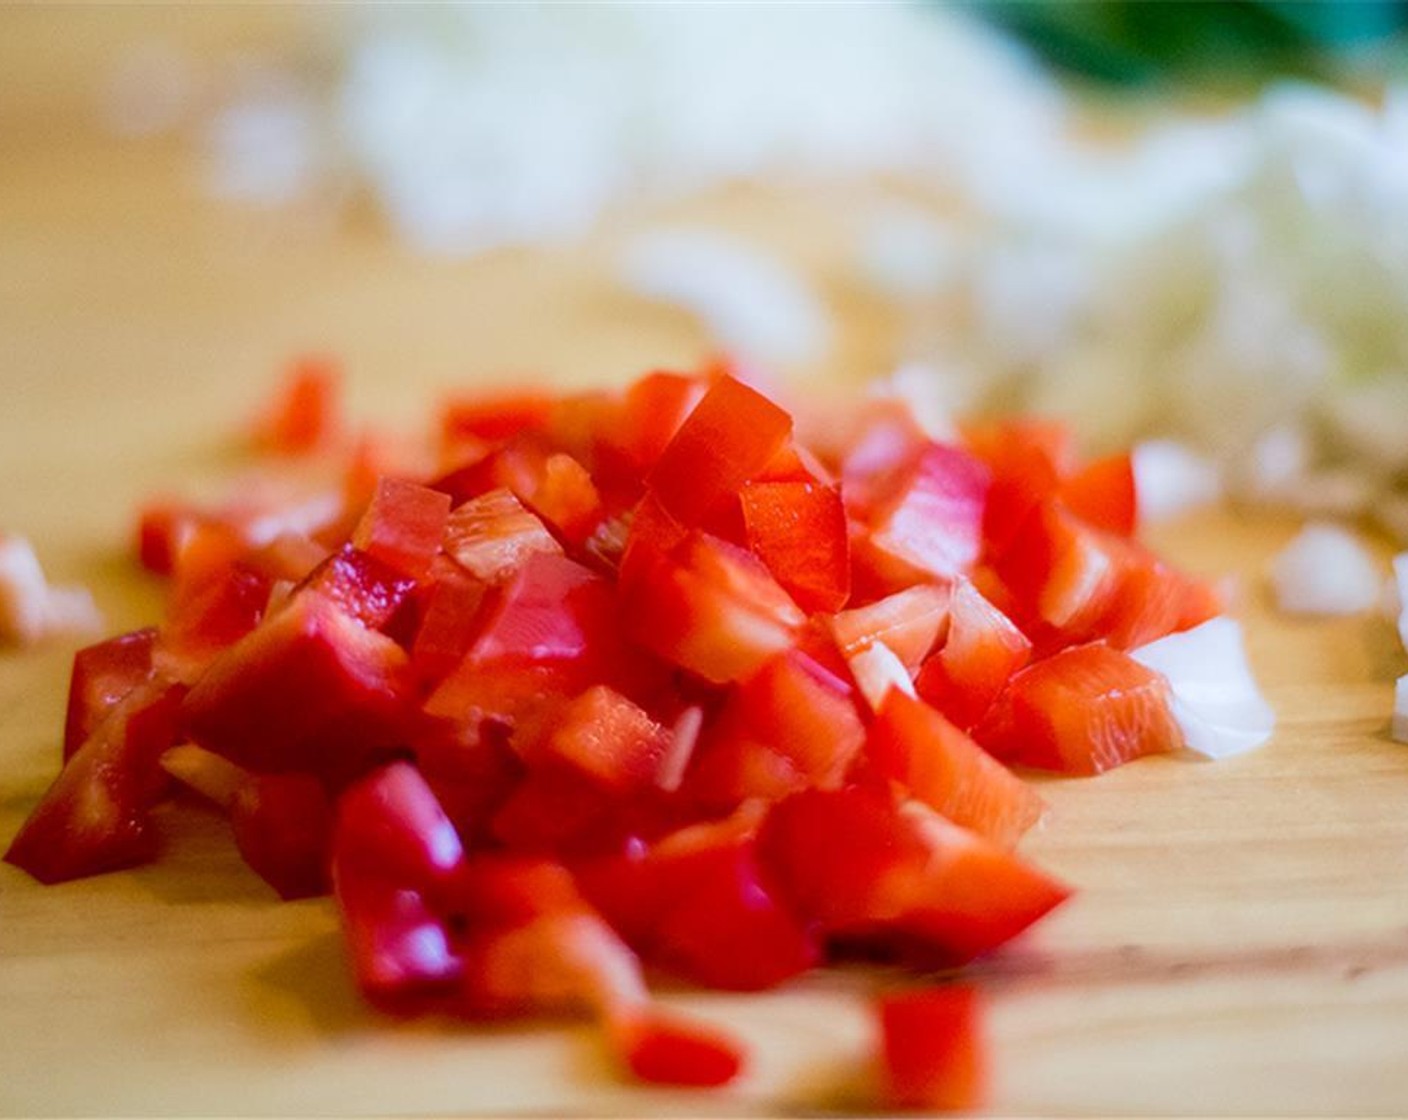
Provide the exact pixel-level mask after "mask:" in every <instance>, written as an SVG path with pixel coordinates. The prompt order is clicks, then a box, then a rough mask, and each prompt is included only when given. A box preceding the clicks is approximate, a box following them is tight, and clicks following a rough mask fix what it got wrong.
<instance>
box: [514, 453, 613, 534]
mask: <svg viewBox="0 0 1408 1120" xmlns="http://www.w3.org/2000/svg"><path fill="white" fill-rule="evenodd" d="M519 496H520V497H521V498H522V499H523V501H524V502H526V503H527V505H528V506H529V507H530V508H531V509H532V510H533V512H534V513H536V514H537V515H538V516H539V517H541V518H542V519H543V520H544V521H546V522H547V523H548V525H550V526H551V527H552V528H554V529H556V530H557V532H558V535H559V536H561V537H562V539H563V540H565V541H567V542H568V543H569V544H571V545H573V546H574V547H575V546H580V545H582V544H583V543H585V542H586V540H587V538H588V537H590V536H591V534H592V532H593V531H594V530H595V529H596V527H597V525H598V524H599V523H600V522H601V519H602V517H603V516H604V510H603V507H602V502H601V495H600V493H598V491H597V488H596V483H594V482H593V481H592V476H591V475H590V474H589V473H587V468H586V467H584V466H582V464H581V463H579V462H578V461H577V460H576V459H574V458H573V457H572V456H571V455H565V454H562V453H561V452H558V453H557V454H554V455H549V456H547V458H545V459H544V460H543V462H542V466H541V467H540V469H539V470H538V471H537V473H536V475H535V477H534V479H533V484H532V486H531V487H530V488H528V489H526V490H524V491H523V492H521V493H520V494H519Z"/></svg>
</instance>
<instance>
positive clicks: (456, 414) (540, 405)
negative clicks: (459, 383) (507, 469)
mask: <svg viewBox="0 0 1408 1120" xmlns="http://www.w3.org/2000/svg"><path fill="white" fill-rule="evenodd" d="M554 403H555V402H554V400H553V398H552V396H551V395H549V394H548V393H545V392H538V391H536V390H532V389H529V390H526V391H522V392H508V393H501V394H498V395H489V396H478V397H474V398H472V399H463V400H454V401H450V402H449V403H448V404H446V405H445V406H444V408H443V409H441V412H440V430H441V435H442V437H443V438H444V440H445V442H446V443H449V444H453V443H457V442H463V441H465V440H471V441H474V440H482V441H485V442H488V443H497V442H499V441H501V440H507V439H511V438H512V437H514V436H517V435H520V434H522V433H524V432H532V431H537V430H539V429H541V428H542V427H543V426H544V425H545V424H546V423H547V422H548V419H549V418H550V417H551V415H552V410H553V404H554Z"/></svg>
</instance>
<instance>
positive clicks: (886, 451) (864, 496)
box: [841, 401, 929, 518]
mask: <svg viewBox="0 0 1408 1120" xmlns="http://www.w3.org/2000/svg"><path fill="white" fill-rule="evenodd" d="M928 443H929V440H928V437H926V436H925V435H924V432H923V430H922V429H921V428H920V427H919V425H918V424H917V423H916V422H915V419H914V413H913V412H911V411H910V409H908V408H907V407H905V406H903V405H900V404H898V403H897V402H892V401H891V402H885V401H871V402H868V405H867V413H866V416H865V418H864V419H863V421H862V422H861V425H860V428H859V430H858V431H857V432H856V433H855V436H854V438H853V439H852V440H851V441H850V443H849V446H847V447H845V448H843V449H842V450H843V457H842V460H841V490H842V492H843V493H844V494H845V495H846V507H847V509H848V510H849V511H850V512H851V513H852V514H853V515H854V516H857V517H862V518H869V517H870V516H871V515H872V514H873V513H874V512H875V511H876V510H877V509H878V508H879V507H880V506H881V505H882V504H883V503H884V502H885V501H887V500H888V499H890V498H891V497H892V496H893V494H894V489H895V481H896V479H898V478H900V477H901V476H902V474H903V472H904V471H906V470H907V469H909V468H910V467H911V466H912V465H913V464H914V463H916V462H917V461H918V459H919V456H920V455H921V454H923V451H924V448H925V447H926V446H927V445H928Z"/></svg>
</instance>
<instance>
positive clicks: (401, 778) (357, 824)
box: [333, 762, 465, 906]
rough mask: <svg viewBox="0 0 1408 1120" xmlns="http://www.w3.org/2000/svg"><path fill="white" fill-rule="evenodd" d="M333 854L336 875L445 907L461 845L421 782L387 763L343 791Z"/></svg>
mask: <svg viewBox="0 0 1408 1120" xmlns="http://www.w3.org/2000/svg"><path fill="white" fill-rule="evenodd" d="M333 850H334V854H335V856H336V859H337V863H338V868H339V870H340V872H342V873H344V874H347V875H352V876H354V877H355V878H358V879H379V880H383V881H385V882H387V883H391V884H394V885H395V886H397V887H399V888H402V889H405V890H413V891H417V892H419V893H421V894H424V895H425V896H426V897H427V898H429V899H431V900H432V901H434V902H435V903H436V905H440V906H448V905H450V902H449V901H448V900H450V899H452V898H453V897H454V896H455V894H456V892H457V891H458V890H459V889H460V879H461V877H462V875H463V873H464V858H465V857H464V845H463V844H462V843H461V841H460V836H459V833H458V832H457V831H456V830H455V826H454V825H453V824H452V823H451V822H450V818H449V817H447V816H446V815H445V810H444V809H443V808H442V807H441V805H440V802H439V801H438V800H437V799H436V797H435V793H434V791H433V790H432V789H431V788H430V786H429V784H428V783H427V782H426V780H425V779H424V778H423V777H422V776H421V775H420V772H419V771H418V770H416V768H415V767H414V766H412V765H411V764H410V763H408V762H393V763H391V764H389V765H387V766H383V767H382V768H381V769H379V770H376V771H375V772H373V773H371V774H368V775H367V776H366V777H364V778H362V779H361V780H360V781H358V782H356V783H355V784H353V785H351V786H349V787H348V788H347V789H346V790H344V791H343V793H342V796H341V797H339V798H338V802H337V823H336V831H335V833H334V838H333Z"/></svg>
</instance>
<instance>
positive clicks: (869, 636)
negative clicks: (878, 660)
mask: <svg viewBox="0 0 1408 1120" xmlns="http://www.w3.org/2000/svg"><path fill="white" fill-rule="evenodd" d="M951 597H952V592H951V591H950V590H949V588H948V587H947V586H939V585H936V584H931V583H921V584H916V585H915V586H914V587H907V588H905V589H904V590H903V591H897V592H895V593H894V594H893V595H888V596H886V597H885V598H883V599H877V600H876V601H875V602H873V603H869V604H867V605H866V606H863V607H852V608H851V609H850V610H845V611H841V612H840V613H839V614H837V615H835V616H833V617H832V619H831V632H832V634H833V635H834V636H835V638H836V645H837V646H838V647H839V648H840V650H841V653H842V654H843V655H844V656H845V657H846V658H847V659H848V660H849V659H850V658H851V657H854V656H855V655H856V654H857V653H860V652H862V651H863V650H866V649H868V648H869V647H870V646H871V645H872V644H873V643H875V642H884V643H885V645H887V646H889V647H890V649H891V650H893V651H894V653H895V656H897V657H898V658H899V659H900V662H901V663H902V664H903V665H904V667H905V668H906V669H908V670H909V671H910V672H911V673H916V672H918V671H919V666H920V665H922V664H923V663H924V659H925V658H926V657H928V656H929V651H930V650H931V649H932V648H933V646H934V643H935V642H936V641H938V639H939V636H940V635H941V634H942V633H943V632H944V628H945V627H946V626H947V625H948V615H949V600H950V598H951Z"/></svg>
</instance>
